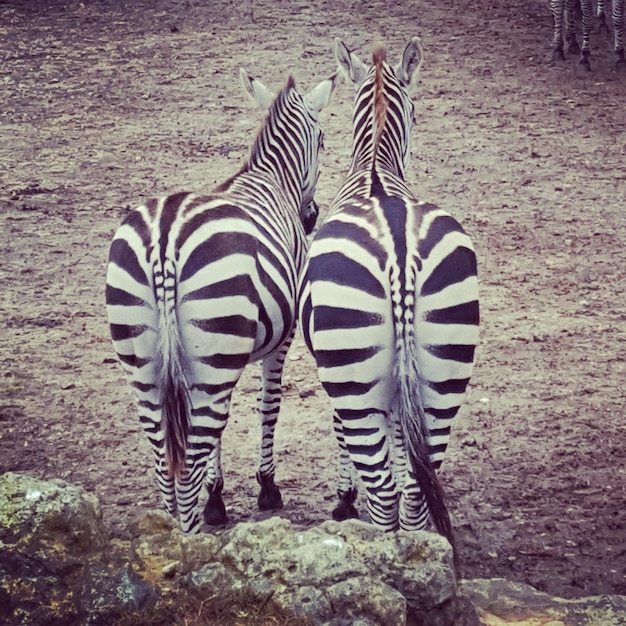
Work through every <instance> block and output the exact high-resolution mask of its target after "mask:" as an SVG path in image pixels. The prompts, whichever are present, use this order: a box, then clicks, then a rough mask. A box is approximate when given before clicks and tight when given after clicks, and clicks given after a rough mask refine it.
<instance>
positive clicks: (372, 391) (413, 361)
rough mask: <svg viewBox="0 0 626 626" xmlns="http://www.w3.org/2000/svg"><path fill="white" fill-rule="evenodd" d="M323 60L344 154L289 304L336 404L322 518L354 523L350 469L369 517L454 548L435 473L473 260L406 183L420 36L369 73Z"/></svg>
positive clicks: (339, 50)
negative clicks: (349, 115)
mask: <svg viewBox="0 0 626 626" xmlns="http://www.w3.org/2000/svg"><path fill="white" fill-rule="evenodd" d="M335 57H336V59H337V62H338V65H339V68H340V70H342V71H343V73H344V74H345V75H346V76H347V77H348V78H349V80H350V81H351V82H353V83H354V84H355V85H357V94H356V100H355V105H354V117H353V151H352V162H351V165H350V170H349V173H348V174H347V177H346V179H345V181H344V182H343V184H342V186H341V187H340V190H339V192H338V194H337V196H336V198H335V200H334V201H333V203H332V205H331V207H330V209H329V212H328V216H327V218H326V220H325V222H324V223H323V224H322V226H321V227H320V229H319V230H318V232H317V234H316V235H315V237H314V239H313V242H312V244H311V248H310V249H309V254H308V258H307V264H306V268H305V271H304V274H303V279H302V283H301V287H300V304H299V316H300V326H301V329H302V332H303V335H304V340H305V342H306V344H307V346H308V348H309V350H310V351H311V352H312V354H313V356H314V358H315V361H316V364H317V367H318V374H319V378H320V380H321V382H322V385H323V387H324V389H325V390H326V392H327V394H328V396H329V397H330V400H331V403H332V405H333V408H334V416H333V426H334V431H335V434H336V437H337V441H338V444H339V450H340V470H339V480H338V489H337V495H338V498H339V504H338V505H337V507H336V508H335V509H334V510H333V517H334V519H336V520H343V519H347V518H350V517H358V512H357V510H356V507H355V506H354V503H355V500H356V497H357V487H356V480H355V476H354V473H355V472H356V474H358V476H359V477H360V480H361V482H362V484H363V485H364V487H365V492H366V496H367V508H368V512H369V517H370V520H371V521H372V522H373V523H374V524H375V525H377V526H379V527H381V528H383V529H385V530H388V531H394V530H396V529H398V528H402V529H405V530H415V529H422V528H425V527H426V526H427V524H428V522H429V520H432V522H433V524H434V526H435V528H436V529H437V531H438V532H439V533H440V534H442V535H444V536H445V537H447V538H448V539H449V540H450V542H451V543H453V533H452V525H451V522H450V517H449V514H448V511H447V507H446V504H445V500H444V496H443V492H442V488H441V486H440V484H439V481H438V479H437V476H436V473H435V472H436V470H437V469H438V468H439V466H440V465H441V462H442V460H443V457H444V453H445V451H446V447H447V445H448V440H449V435H450V426H451V423H452V420H453V418H454V417H455V415H456V414H457V411H458V410H459V407H460V405H461V402H462V398H463V396H464V393H465V389H466V386H467V384H468V382H469V379H470V375H471V372H472V369H473V364H474V352H475V347H476V345H477V341H478V323H479V304H478V282H477V267H476V257H475V253H474V250H473V247H472V243H471V241H470V239H469V237H468V236H467V235H466V234H465V232H464V231H463V229H462V228H461V226H460V224H459V223H458V222H457V221H456V220H455V219H454V218H453V217H452V216H450V215H449V214H448V213H446V212H445V211H443V210H441V209H439V208H438V207H436V206H434V205H432V204H428V203H424V202H420V201H418V200H417V199H416V197H415V196H414V195H413V193H412V192H411V191H410V190H409V188H408V186H407V183H406V180H405V178H406V171H407V168H408V162H409V152H410V133H411V129H412V126H413V124H414V122H415V118H414V115H415V114H414V106H413V104H412V102H411V100H410V98H409V96H408V93H407V92H408V88H409V85H410V83H411V80H412V78H413V77H414V75H416V74H417V73H418V71H419V68H420V66H421V64H422V58H423V55H422V46H421V43H420V39H419V38H418V37H414V38H413V39H412V40H411V41H410V42H409V43H408V45H407V46H406V48H405V50H404V53H403V55H402V59H401V61H400V62H399V63H398V64H397V65H396V66H394V67H392V66H391V65H389V64H388V63H387V61H386V51H385V50H384V49H383V48H378V49H377V50H376V51H375V52H374V55H373V65H372V66H371V67H367V66H366V65H364V64H363V62H362V61H361V60H360V59H359V57H358V56H357V55H356V54H355V53H353V52H351V51H350V50H349V49H348V48H347V47H346V45H345V44H344V43H343V42H342V41H341V40H339V39H337V40H336V41H335Z"/></svg>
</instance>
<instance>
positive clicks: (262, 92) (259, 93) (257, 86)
mask: <svg viewBox="0 0 626 626" xmlns="http://www.w3.org/2000/svg"><path fill="white" fill-rule="evenodd" d="M239 78H240V79H241V84H242V85H243V88H244V89H245V90H246V92H247V93H248V95H249V96H250V97H251V98H252V101H253V102H254V104H255V106H256V107H257V108H259V109H261V110H262V111H265V110H267V109H269V108H270V105H271V104H272V102H274V94H273V93H272V92H271V91H270V90H269V89H268V88H267V87H266V86H265V85H264V84H263V83H262V82H261V81H260V80H258V79H257V78H252V77H251V76H248V73H247V72H246V70H244V69H243V67H241V68H239Z"/></svg>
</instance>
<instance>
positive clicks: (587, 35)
mask: <svg viewBox="0 0 626 626" xmlns="http://www.w3.org/2000/svg"><path fill="white" fill-rule="evenodd" d="M579 1H580V4H578V2H579ZM624 1H625V0H612V5H611V7H612V8H611V16H612V22H613V30H614V43H613V49H614V52H615V55H616V57H617V58H616V67H617V68H618V69H619V68H621V67H624V66H626V59H625V58H624ZM578 7H580V9H581V14H582V47H580V46H579V45H578V41H577V40H576V17H575V13H576V9H577V8H578ZM550 11H551V14H552V19H553V24H554V30H553V36H552V61H553V62H554V61H558V60H564V59H565V53H568V54H577V53H579V52H580V64H581V65H583V66H585V67H586V68H587V69H588V70H590V69H591V64H590V60H589V57H590V54H591V33H592V31H593V18H594V16H593V6H592V0H550ZM596 18H597V21H598V28H599V30H603V29H606V30H608V25H607V20H606V11H605V6H604V0H598V4H597V10H596Z"/></svg>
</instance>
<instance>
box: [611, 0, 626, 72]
mask: <svg viewBox="0 0 626 626" xmlns="http://www.w3.org/2000/svg"><path fill="white" fill-rule="evenodd" d="M613 31H614V32H613V37H614V44H613V50H614V51H615V55H616V57H617V60H616V65H617V67H618V69H624V68H626V58H625V57H624V36H625V34H624V0H613Z"/></svg>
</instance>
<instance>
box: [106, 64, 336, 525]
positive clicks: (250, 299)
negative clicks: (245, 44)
mask: <svg viewBox="0 0 626 626" xmlns="http://www.w3.org/2000/svg"><path fill="white" fill-rule="evenodd" d="M241 78H242V82H243V85H244V88H245V89H246V90H247V91H248V92H249V94H250V95H251V96H252V98H253V99H254V100H255V102H256V103H257V104H258V105H259V106H260V107H261V108H267V107H269V112H268V115H267V119H266V121H265V123H264V125H263V127H262V129H261V131H260V132H259V134H258V136H257V138H256V141H255V143H254V145H253V147H252V151H251V155H250V158H249V160H248V162H247V163H246V164H245V165H244V166H243V168H242V169H241V171H240V172H239V173H238V174H236V175H235V176H233V177H232V178H231V179H229V180H227V181H226V182H225V183H223V184H222V185H220V186H219V187H218V188H216V189H215V190H214V191H213V192H211V193H209V194H208V195H198V194H193V193H187V192H183V193H177V194H173V195H170V196H166V197H163V198H159V199H156V200H151V201H149V202H147V203H146V204H145V205H144V206H141V207H139V208H138V209H136V210H134V211H133V212H131V213H130V214H129V215H128V217H127V218H126V220H125V221H124V223H123V224H122V226H121V227H120V228H119V230H118V231H117V233H116V235H115V238H114V240H113V243H112V245H111V250H110V257H109V265H108V273H107V289H106V300H107V314H108V319H109V324H110V329H111V335H112V338H113V343H114V347H115V350H116V352H117V354H118V355H119V359H120V361H121V362H122V365H123V366H124V369H125V371H126V373H127V375H128V378H129V381H130V384H131V387H132V389H133V392H134V395H135V397H136V400H137V405H138V409H139V419H140V421H141V423H142V425H143V427H144V430H145V432H146V434H147V436H148V439H149V441H150V443H151V444H152V448H153V451H154V454H155V457H156V473H157V479H158V483H159V487H160V489H161V492H162V495H163V500H164V503H165V507H166V509H167V511H168V512H169V513H170V514H171V515H173V516H174V517H176V518H177V519H178V521H179V523H180V526H181V529H182V530H183V531H184V532H187V533H191V532H196V531H197V530H198V528H199V526H200V514H199V510H198V508H199V507H198V498H199V496H200V493H201V489H202V486H203V484H204V483H205V482H206V486H207V488H208V492H209V500H208V503H207V506H206V508H205V512H204V517H205V520H206V521H207V523H209V524H221V523H224V522H225V521H226V513H225V508H224V504H223V501H222V497H221V492H222V486H223V478H222V471H221V466H220V437H221V434H222V431H223V429H224V427H225V425H226V421H227V419H228V415H229V408H230V402H231V394H232V391H233V388H234V387H235V385H236V383H237V381H238V380H239V378H240V376H241V374H242V372H243V370H244V368H245V366H246V365H247V364H248V363H250V362H252V361H256V360H259V359H262V365H263V367H262V371H263V387H262V394H261V398H260V404H259V412H260V416H261V419H262V443H261V460H260V465H259V470H258V474H257V478H258V480H259V482H260V484H261V493H260V495H259V506H260V507H261V508H262V509H271V508H277V507H280V506H281V505H282V502H281V497H280V492H279V490H278V488H277V487H276V485H275V484H274V473H275V466H274V460H273V451H272V447H273V438H274V427H275V425H276V419H277V414H278V408H279V403H280V393H281V387H280V383H281V375H282V369H283V363H284V359H285V355H286V352H287V349H288V347H289V344H290V342H291V339H292V336H293V331H294V325H295V316H296V291H297V285H298V279H299V274H300V272H301V269H302V266H303V264H304V260H305V255H306V249H307V240H306V234H307V232H310V231H311V230H312V228H313V226H314V224H315V219H316V217H317V206H316V204H315V202H314V200H313V196H314V192H315V186H316V183H317V179H318V152H319V149H320V147H321V142H322V132H321V130H320V127H319V124H318V122H317V115H318V113H319V112H320V110H321V109H322V108H323V107H324V106H325V105H326V103H327V102H328V99H329V97H330V94H331V92H332V89H333V87H334V77H333V78H332V79H329V80H325V81H322V82H321V83H320V84H319V85H318V86H317V87H316V88H314V89H313V90H312V91H311V92H310V93H309V94H308V95H306V96H301V95H300V94H299V93H298V91H297V90H296V88H295V84H294V80H293V78H290V79H289V81H288V83H287V86H286V87H285V88H284V89H283V90H282V91H281V92H280V93H279V95H278V96H277V97H276V98H275V99H274V98H273V95H272V94H271V93H270V92H269V91H268V90H267V88H266V87H265V86H264V85H263V84H262V83H261V82H260V81H258V80H255V79H251V78H249V77H248V75H247V74H246V73H245V72H244V71H243V70H241Z"/></svg>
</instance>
